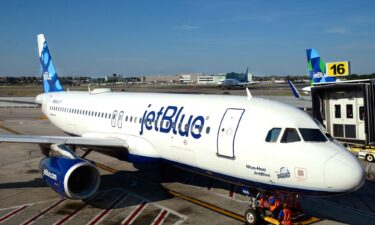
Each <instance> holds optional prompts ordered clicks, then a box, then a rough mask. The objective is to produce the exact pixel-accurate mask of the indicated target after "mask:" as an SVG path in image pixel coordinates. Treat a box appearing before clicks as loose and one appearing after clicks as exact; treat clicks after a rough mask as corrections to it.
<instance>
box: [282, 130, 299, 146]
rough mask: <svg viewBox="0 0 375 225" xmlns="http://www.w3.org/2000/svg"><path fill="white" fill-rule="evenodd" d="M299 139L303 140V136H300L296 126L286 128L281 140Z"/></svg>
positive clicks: (283, 141) (285, 141)
mask: <svg viewBox="0 0 375 225" xmlns="http://www.w3.org/2000/svg"><path fill="white" fill-rule="evenodd" d="M297 141H301V138H300V137H299V135H298V133H297V130H296V129H294V128H286V129H285V131H284V134H283V137H282V138H281V141H280V142H281V143H291V142H297Z"/></svg>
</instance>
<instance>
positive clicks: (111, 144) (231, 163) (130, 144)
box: [0, 34, 365, 222]
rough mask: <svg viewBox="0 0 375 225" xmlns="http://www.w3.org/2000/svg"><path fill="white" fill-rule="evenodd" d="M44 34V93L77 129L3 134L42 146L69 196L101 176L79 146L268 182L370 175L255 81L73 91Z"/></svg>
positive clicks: (286, 188)
mask: <svg viewBox="0 0 375 225" xmlns="http://www.w3.org/2000/svg"><path fill="white" fill-rule="evenodd" d="M37 39H38V52H39V58H40V65H41V74H42V77H43V93H42V94H39V95H38V96H37V97H36V101H37V102H38V104H40V106H41V110H42V112H43V114H44V115H46V117H48V119H49V120H50V121H51V123H52V124H54V125H55V126H56V127H58V128H59V129H61V130H62V131H64V132H65V133H67V134H70V136H39V135H0V142H12V143H35V144H39V145H42V146H44V148H42V150H43V151H42V152H43V154H44V155H45V158H44V159H42V161H41V163H40V168H39V170H40V172H41V176H42V177H43V180H44V181H45V182H46V183H47V184H48V185H49V186H50V187H51V188H52V189H53V190H54V191H55V192H56V193H58V194H59V195H60V196H62V197H63V198H70V199H87V198H89V197H91V196H93V195H94V194H95V192H96V191H97V190H98V187H99V185H100V173H99V172H98V169H97V168H96V167H95V165H94V164H92V163H91V162H90V161H88V160H86V159H83V158H80V157H79V156H77V155H76V154H75V153H74V151H72V150H71V149H72V148H71V147H72V146H78V147H85V148H88V149H92V150H97V151H100V152H103V151H104V152H107V153H108V154H111V153H121V155H123V157H122V158H121V159H122V160H125V161H128V162H131V163H146V164H149V163H165V164H168V165H171V166H176V167H179V168H183V169H185V170H188V171H191V172H195V173H199V174H202V175H205V176H209V177H212V178H215V179H220V180H224V181H226V182H229V183H233V184H236V185H239V186H245V187H251V188H256V189H258V190H259V191H260V192H265V191H270V192H288V193H296V194H305V195H313V196H327V195H337V194H341V193H347V192H352V191H354V190H357V189H358V188H360V187H361V186H362V185H363V183H364V181H365V179H364V171H363V170H362V168H361V166H360V164H359V162H358V161H357V159H356V158H355V157H354V156H353V155H351V154H350V153H349V152H348V151H347V150H346V149H345V148H344V147H343V146H342V145H339V144H337V143H335V142H332V141H331V140H329V139H328V138H327V137H326V136H325V134H324V133H322V132H321V131H320V129H319V126H318V125H317V124H316V123H315V122H314V120H313V119H312V118H311V117H310V116H309V115H308V114H306V113H304V112H303V111H301V110H299V109H297V108H294V107H292V106H289V105H285V104H283V103H279V102H274V101H271V100H267V99H261V98H256V97H252V96H251V94H250V92H249V91H248V90H247V91H248V96H247V97H243V96H222V95H193V94H168V93H127V92H111V91H110V89H105V88H104V89H94V90H91V91H86V92H85V91H65V90H64V89H63V87H62V85H61V83H60V81H59V78H58V76H57V73H56V70H55V67H54V64H53V61H52V57H51V54H50V51H49V49H48V46H47V42H46V41H45V38H44V35H43V34H39V35H38V36H37ZM246 218H250V219H249V220H251V218H252V217H247V214H246ZM248 222H251V221H248Z"/></svg>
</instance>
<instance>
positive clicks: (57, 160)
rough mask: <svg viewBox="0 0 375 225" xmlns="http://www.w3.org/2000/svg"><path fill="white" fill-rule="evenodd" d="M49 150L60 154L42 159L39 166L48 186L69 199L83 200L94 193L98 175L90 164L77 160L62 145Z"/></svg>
mask: <svg viewBox="0 0 375 225" xmlns="http://www.w3.org/2000/svg"><path fill="white" fill-rule="evenodd" d="M51 150H54V151H55V152H58V153H60V154H59V155H53V154H51V155H50V156H49V157H46V158H44V159H42V161H41V162H40V165H39V170H40V173H41V174H42V177H43V180H44V181H45V182H46V183H47V184H48V186H50V187H51V188H52V189H53V190H54V191H55V192H57V193H58V194H60V195H61V196H62V197H65V198H70V199H85V198H89V197H91V196H92V195H93V194H95V193H96V191H97V190H98V188H99V184H100V173H99V171H98V170H97V168H96V167H95V166H94V165H93V164H92V163H90V162H88V161H86V160H84V159H81V158H78V157H77V156H76V155H75V154H74V153H73V152H71V151H70V150H69V149H68V148H67V147H66V146H64V145H52V146H51ZM51 152H52V151H51Z"/></svg>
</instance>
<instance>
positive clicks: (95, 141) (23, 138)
mask: <svg viewBox="0 0 375 225" xmlns="http://www.w3.org/2000/svg"><path fill="white" fill-rule="evenodd" d="M0 142H9V143H34V144H66V145H78V146H101V147H104V146H107V147H123V148H128V144H127V142H126V141H124V140H122V139H119V138H112V137H100V138H98V137H95V138H94V137H70V136H38V135H0Z"/></svg>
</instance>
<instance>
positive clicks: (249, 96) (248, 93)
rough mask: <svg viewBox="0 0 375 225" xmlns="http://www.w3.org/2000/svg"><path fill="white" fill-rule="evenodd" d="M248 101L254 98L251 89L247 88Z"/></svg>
mask: <svg viewBox="0 0 375 225" xmlns="http://www.w3.org/2000/svg"><path fill="white" fill-rule="evenodd" d="M246 94H247V100H250V99H251V98H252V97H253V96H252V95H251V93H250V91H249V88H246Z"/></svg>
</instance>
